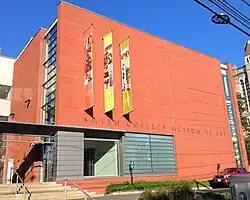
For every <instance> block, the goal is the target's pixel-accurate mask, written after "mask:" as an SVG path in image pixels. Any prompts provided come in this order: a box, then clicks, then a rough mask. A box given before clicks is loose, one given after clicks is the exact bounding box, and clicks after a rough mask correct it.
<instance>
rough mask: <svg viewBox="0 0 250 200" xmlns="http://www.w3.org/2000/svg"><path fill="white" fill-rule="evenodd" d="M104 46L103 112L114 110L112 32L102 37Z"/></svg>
mask: <svg viewBox="0 0 250 200" xmlns="http://www.w3.org/2000/svg"><path fill="white" fill-rule="evenodd" d="M103 46H104V112H105V113H106V112H109V111H111V110H113V109H114V108H115V98H114V82H113V74H114V73H113V70H114V67H113V48H112V32H110V33H108V34H107V35H105V36H104V37H103Z"/></svg>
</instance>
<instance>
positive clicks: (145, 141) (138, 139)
mask: <svg viewBox="0 0 250 200" xmlns="http://www.w3.org/2000/svg"><path fill="white" fill-rule="evenodd" d="M124 160H125V162H124V173H125V174H129V163H130V161H134V163H135V167H134V170H133V172H134V173H135V174H147V173H174V172H176V161H175V153H174V143H173V137H172V136H163V135H149V134H132V133H127V134H125V136H124Z"/></svg>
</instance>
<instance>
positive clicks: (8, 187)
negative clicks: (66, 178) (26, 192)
mask: <svg viewBox="0 0 250 200" xmlns="http://www.w3.org/2000/svg"><path fill="white" fill-rule="evenodd" d="M21 186H22V184H21V183H20V184H18V187H21ZM25 186H26V187H27V188H29V189H31V188H51V187H53V188H54V187H64V186H63V185H62V184H53V185H52V184H47V185H45V184H44V185H38V184H35V185H33V184H25ZM10 188H14V189H15V188H16V184H14V185H5V186H3V185H2V186H0V190H4V189H10Z"/></svg>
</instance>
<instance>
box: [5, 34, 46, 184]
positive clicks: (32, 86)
mask: <svg viewBox="0 0 250 200" xmlns="http://www.w3.org/2000/svg"><path fill="white" fill-rule="evenodd" d="M45 32H46V30H44V29H40V30H39V31H38V33H37V34H36V35H35V36H34V38H33V39H32V41H31V42H30V43H29V45H28V46H27V48H26V49H25V51H24V52H23V53H22V54H21V55H20V57H19V58H18V59H17V61H16V63H15V65H14V75H13V86H12V99H11V112H14V113H15V117H14V119H13V120H12V121H18V122H29V123H40V122H41V120H40V115H41V100H42V69H43V68H42V65H43V57H42V55H43V38H44V34H45ZM27 99H31V102H30V105H29V107H28V108H27V107H26V106H27V103H25V101H26V100H27ZM34 139H36V140H39V138H38V137H37V138H34V137H29V136H21V139H20V140H22V141H29V140H30V143H28V142H21V143H20V142H8V148H7V154H6V159H9V158H11V159H14V169H17V168H18V167H19V165H20V164H21V163H22V162H23V161H24V158H25V157H26V156H27V154H28V153H29V151H30V150H31V148H32V147H31V146H30V144H31V143H32V141H34ZM8 140H11V141H18V140H19V136H14V135H8ZM18 161H19V162H18ZM6 164H7V162H6ZM6 167H7V166H6ZM29 177H30V178H31V177H32V178H31V179H34V180H38V179H39V177H38V173H37V169H34V170H33V171H32V172H31V173H30V174H29ZM29 177H28V178H27V179H26V181H29Z"/></svg>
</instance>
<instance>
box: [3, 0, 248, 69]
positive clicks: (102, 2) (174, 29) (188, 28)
mask: <svg viewBox="0 0 250 200" xmlns="http://www.w3.org/2000/svg"><path fill="white" fill-rule="evenodd" d="M228 1H229V2H231V1H230V0H228ZM58 2H59V1H58V0H25V1H22V0H20V1H16V0H3V1H1V3H0V27H1V28H0V47H2V48H3V55H5V56H10V57H16V56H17V55H18V54H19V52H20V51H21V50H22V48H23V47H24V46H25V44H26V42H27V41H28V40H29V38H30V37H32V36H33V35H34V34H35V33H36V32H37V30H38V29H39V28H40V27H45V28H47V27H49V25H50V24H51V22H52V21H53V20H54V19H55V18H56V16H57V3H58ZM68 2H70V3H73V4H76V5H78V6H81V7H83V8H86V9H89V10H91V11H94V12H97V13H99V14H101V15H104V16H107V17H109V18H112V19H114V20H117V21H120V22H122V23H125V24H128V25H130V26H133V27H135V28H138V29H141V30H143V31H146V32H149V33H151V34H153V35H156V36H159V37H161V38H164V39H166V40H169V41H172V42H174V43H177V44H180V45H182V46H185V47H188V48H191V49H194V50H197V51H200V52H202V53H205V54H208V55H210V56H214V57H216V58H219V59H220V60H221V62H227V61H229V62H231V63H232V64H235V65H237V66H241V65H243V61H244V60H243V56H244V45H245V42H246V41H247V40H248V39H249V38H248V37H247V36H245V35H243V34H242V33H241V32H239V31H237V30H235V29H234V28H233V27H231V26H227V25H215V24H212V23H211V16H212V15H211V14H210V13H209V12H208V11H207V10H205V9H203V8H202V7H201V6H199V5H198V4H197V3H195V2H194V0H154V1H152V0H126V1H120V0H68ZM239 2H240V1H233V0H232V3H235V4H234V5H235V6H238V7H239V8H241V9H242V10H243V11H245V13H249V12H250V7H247V6H244V4H242V3H239ZM237 4H238V5H237Z"/></svg>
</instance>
